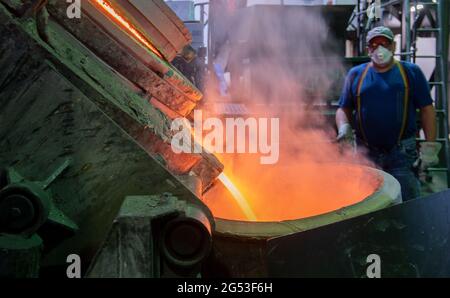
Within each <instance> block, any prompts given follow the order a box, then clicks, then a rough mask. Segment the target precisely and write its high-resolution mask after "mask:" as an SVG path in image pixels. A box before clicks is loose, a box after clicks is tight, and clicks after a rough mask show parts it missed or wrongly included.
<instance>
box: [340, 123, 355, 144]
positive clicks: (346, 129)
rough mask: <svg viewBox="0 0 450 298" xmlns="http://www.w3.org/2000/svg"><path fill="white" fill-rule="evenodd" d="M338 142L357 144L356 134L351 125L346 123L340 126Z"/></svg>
mask: <svg viewBox="0 0 450 298" xmlns="http://www.w3.org/2000/svg"><path fill="white" fill-rule="evenodd" d="M336 141H338V142H344V143H348V144H350V145H353V144H354V143H355V134H354V133H353V129H352V127H351V125H350V124H349V123H344V124H341V125H340V126H339V129H338V135H337V137H336Z"/></svg>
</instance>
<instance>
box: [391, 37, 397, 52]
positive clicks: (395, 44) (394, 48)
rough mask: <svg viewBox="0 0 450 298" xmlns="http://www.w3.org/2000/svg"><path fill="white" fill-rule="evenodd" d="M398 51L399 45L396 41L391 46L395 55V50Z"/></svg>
mask: <svg viewBox="0 0 450 298" xmlns="http://www.w3.org/2000/svg"><path fill="white" fill-rule="evenodd" d="M396 49H397V43H396V42H395V40H394V41H392V45H391V50H392V52H393V53H395V50H396Z"/></svg>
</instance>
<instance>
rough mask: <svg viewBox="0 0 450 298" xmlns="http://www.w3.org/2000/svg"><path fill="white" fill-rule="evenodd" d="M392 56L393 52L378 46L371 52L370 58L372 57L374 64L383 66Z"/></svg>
mask: <svg viewBox="0 0 450 298" xmlns="http://www.w3.org/2000/svg"><path fill="white" fill-rule="evenodd" d="M392 56H393V54H392V52H391V51H389V50H388V49H386V48H385V47H383V46H378V48H377V49H376V50H375V51H373V52H372V54H371V55H370V58H372V61H373V62H375V63H376V64H378V65H381V66H383V65H386V64H388V63H389V62H390V61H391V59H392Z"/></svg>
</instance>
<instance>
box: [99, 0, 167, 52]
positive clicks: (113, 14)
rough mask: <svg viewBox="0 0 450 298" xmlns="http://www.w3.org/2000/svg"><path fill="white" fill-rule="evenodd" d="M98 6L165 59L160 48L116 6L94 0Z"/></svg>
mask: <svg viewBox="0 0 450 298" xmlns="http://www.w3.org/2000/svg"><path fill="white" fill-rule="evenodd" d="M92 1H93V2H94V4H97V5H96V6H97V7H99V8H101V9H102V10H103V11H104V12H106V13H107V14H108V16H110V17H111V18H112V19H113V20H115V22H116V23H118V24H119V25H120V26H121V27H122V28H123V29H125V30H126V31H127V32H128V34H130V35H132V36H133V37H134V38H136V39H137V40H138V41H139V42H140V43H141V44H142V45H144V46H145V47H146V48H148V49H149V50H150V51H152V52H153V53H154V54H155V55H157V56H158V57H159V58H161V59H164V58H163V56H162V55H161V53H159V51H158V49H156V48H155V47H154V46H153V45H152V44H151V42H150V41H149V40H148V39H147V38H146V37H145V36H144V35H143V34H142V33H141V32H139V30H138V29H136V27H135V26H133V25H132V24H131V23H130V22H129V21H128V20H127V19H126V18H125V17H123V16H122V15H121V14H120V13H119V12H117V11H116V10H115V9H114V7H113V6H112V5H111V4H110V3H109V2H108V1H106V0H92Z"/></svg>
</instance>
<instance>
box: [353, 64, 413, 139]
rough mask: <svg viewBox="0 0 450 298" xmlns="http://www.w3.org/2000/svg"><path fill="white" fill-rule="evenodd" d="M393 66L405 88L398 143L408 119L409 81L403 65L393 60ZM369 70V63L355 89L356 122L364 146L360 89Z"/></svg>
mask: <svg viewBox="0 0 450 298" xmlns="http://www.w3.org/2000/svg"><path fill="white" fill-rule="evenodd" d="M395 64H396V65H397V66H398V69H399V71H400V75H401V77H402V80H403V84H404V86H405V96H404V97H403V117H402V127H401V128H400V134H399V136H398V140H397V141H398V142H400V141H401V139H402V136H403V133H404V132H405V128H406V122H407V119H408V103H409V81H408V76H407V75H406V72H405V69H404V67H403V65H401V63H400V62H398V61H397V60H395ZM369 68H370V63H367V66H366V68H365V69H364V71H363V73H362V75H361V77H360V78H359V81H358V87H357V91H356V92H357V93H356V97H357V103H356V105H357V109H358V118H359V119H358V120H359V130H360V131H361V135H362V137H363V141H364V142H365V144H366V145H368V142H367V137H366V134H365V132H364V129H363V125H362V118H361V88H362V85H363V83H364V79H365V78H366V75H367V72H368V71H369Z"/></svg>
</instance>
